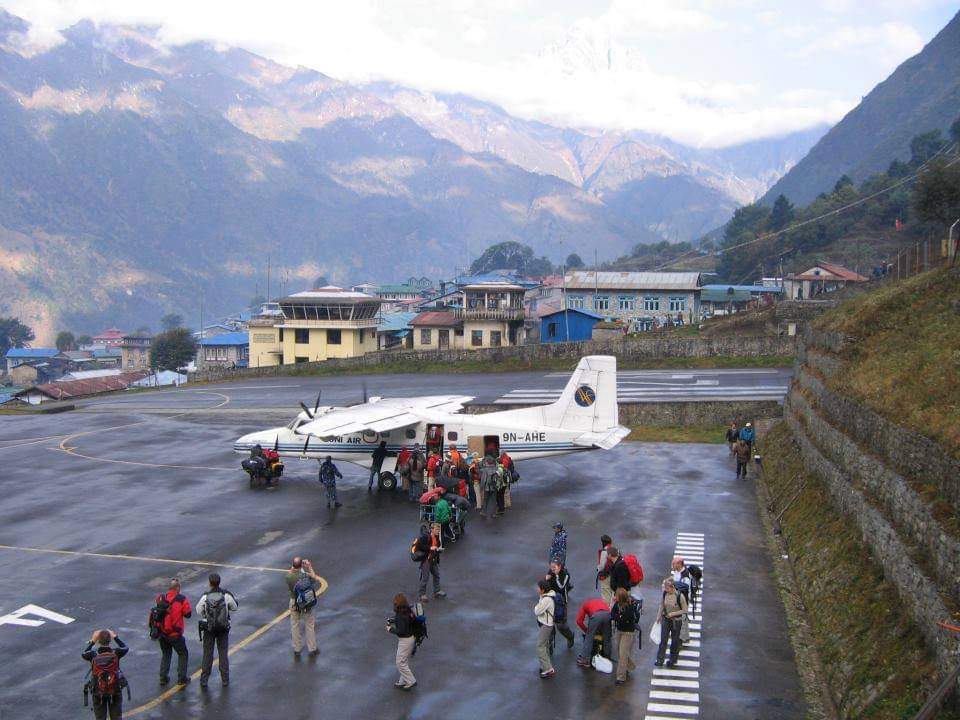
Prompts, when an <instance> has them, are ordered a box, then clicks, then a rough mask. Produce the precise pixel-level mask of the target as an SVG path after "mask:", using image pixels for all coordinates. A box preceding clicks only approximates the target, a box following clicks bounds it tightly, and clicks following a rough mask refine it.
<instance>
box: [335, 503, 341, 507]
mask: <svg viewBox="0 0 960 720" xmlns="http://www.w3.org/2000/svg"><path fill="white" fill-rule="evenodd" d="M333 506H334V507H343V503H334V504H333Z"/></svg>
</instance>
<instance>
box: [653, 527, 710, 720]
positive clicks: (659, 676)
mask: <svg viewBox="0 0 960 720" xmlns="http://www.w3.org/2000/svg"><path fill="white" fill-rule="evenodd" d="M705 550H706V542H705V541H704V534H703V533H691V532H678V533H677V539H676V545H675V547H674V553H673V554H674V555H677V556H680V557H682V558H683V559H684V562H685V563H686V564H688V565H691V564H692V565H699V566H700V568H701V569H703V558H704V553H705ZM694 599H695V600H696V611H694V610H693V607H692V606H693V603H692V602H691V608H690V613H691V614H690V616H689V621H688V627H689V629H690V640H689V641H688V642H685V643H683V645H682V646H681V650H680V656H679V657H678V659H677V663H676V665H675V666H674V667H670V668H667V667H655V668H654V669H653V678H651V680H650V685H651V689H650V696H649V700H648V702H647V712H646V714H645V715H644V719H645V720H677V718H689V717H694V716H696V715H699V714H700V693H699V690H700V670H699V668H700V659H701V648H700V644H701V638H700V636H701V633H702V631H703V583H702V582H701V584H700V588H699V592H698V593H697V595H696V598H691V601H692V600H694ZM691 691H697V692H691Z"/></svg>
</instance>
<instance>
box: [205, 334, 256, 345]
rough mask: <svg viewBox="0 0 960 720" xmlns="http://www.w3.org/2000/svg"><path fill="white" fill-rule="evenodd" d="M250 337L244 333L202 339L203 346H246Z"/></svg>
mask: <svg viewBox="0 0 960 720" xmlns="http://www.w3.org/2000/svg"><path fill="white" fill-rule="evenodd" d="M249 343H250V336H249V335H248V334H247V333H246V332H228V333H220V334H219V335H213V336H211V337H208V338H204V340H203V346H204V347H209V346H211V345H248V344H249Z"/></svg>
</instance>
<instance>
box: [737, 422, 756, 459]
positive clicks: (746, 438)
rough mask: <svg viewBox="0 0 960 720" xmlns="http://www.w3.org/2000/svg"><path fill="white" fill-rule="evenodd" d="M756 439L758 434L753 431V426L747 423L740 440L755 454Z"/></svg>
mask: <svg viewBox="0 0 960 720" xmlns="http://www.w3.org/2000/svg"><path fill="white" fill-rule="evenodd" d="M754 438H756V433H754V431H753V424H752V423H747V424H746V425H744V426H743V428H742V429H741V430H740V440H741V441H743V442H745V443H746V444H747V447H748V448H749V449H750V452H751V453H752V452H753V441H754Z"/></svg>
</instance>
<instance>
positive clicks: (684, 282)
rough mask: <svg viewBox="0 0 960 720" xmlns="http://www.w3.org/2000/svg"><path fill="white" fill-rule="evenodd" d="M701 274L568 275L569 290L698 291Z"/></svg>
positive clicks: (586, 271)
mask: <svg viewBox="0 0 960 720" xmlns="http://www.w3.org/2000/svg"><path fill="white" fill-rule="evenodd" d="M700 284H701V279H700V273H695V272H610V271H604V270H601V271H599V272H594V271H592V270H575V271H573V272H569V273H567V276H566V285H567V290H571V289H574V290H592V289H593V288H595V287H596V288H598V289H600V290H697V289H699V288H700Z"/></svg>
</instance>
